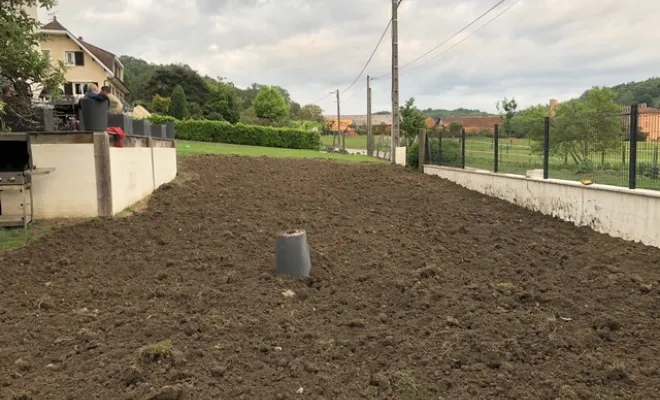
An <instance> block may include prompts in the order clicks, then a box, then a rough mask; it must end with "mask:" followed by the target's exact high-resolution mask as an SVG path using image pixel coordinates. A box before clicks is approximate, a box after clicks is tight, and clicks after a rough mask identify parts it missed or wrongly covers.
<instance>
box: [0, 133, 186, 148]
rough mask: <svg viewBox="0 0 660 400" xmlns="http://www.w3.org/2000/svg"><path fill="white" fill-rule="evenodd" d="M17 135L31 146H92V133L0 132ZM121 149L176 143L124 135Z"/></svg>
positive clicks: (166, 145)
mask: <svg viewBox="0 0 660 400" xmlns="http://www.w3.org/2000/svg"><path fill="white" fill-rule="evenodd" d="M17 133H22V134H28V135H30V142H31V143H32V144H93V143H94V132H93V131H54V132H39V131H35V132H0V137H1V136H15V135H16V134H17ZM109 136H110V143H111V144H112V145H114V144H116V142H117V136H115V135H109ZM122 146H123V147H125V148H126V147H128V148H130V147H162V148H174V147H176V142H175V141H174V140H172V139H166V138H155V137H146V136H136V135H126V138H125V139H124V140H123V142H122Z"/></svg>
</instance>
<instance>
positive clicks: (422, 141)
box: [417, 129, 426, 173]
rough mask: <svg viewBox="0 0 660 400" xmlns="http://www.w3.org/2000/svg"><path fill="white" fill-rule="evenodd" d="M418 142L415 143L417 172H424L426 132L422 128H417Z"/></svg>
mask: <svg viewBox="0 0 660 400" xmlns="http://www.w3.org/2000/svg"><path fill="white" fill-rule="evenodd" d="M418 138H419V143H418V144H417V150H418V151H419V153H418V155H417V157H418V158H417V169H418V170H419V172H422V173H423V172H424V161H425V160H426V132H424V129H420V130H419V135H418Z"/></svg>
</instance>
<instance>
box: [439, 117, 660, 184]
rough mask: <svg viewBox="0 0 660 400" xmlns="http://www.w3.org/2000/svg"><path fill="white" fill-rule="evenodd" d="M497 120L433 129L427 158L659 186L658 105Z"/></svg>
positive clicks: (553, 176)
mask: <svg viewBox="0 0 660 400" xmlns="http://www.w3.org/2000/svg"><path fill="white" fill-rule="evenodd" d="M517 124H518V125H517V126H516V129H515V130H514V129H511V127H510V126H508V127H507V126H504V125H505V124H499V125H495V126H493V128H492V130H491V131H490V132H488V133H485V132H484V131H483V130H482V131H480V133H478V134H474V133H470V132H465V130H464V129H463V130H462V131H461V132H457V133H456V132H455V133H450V132H431V133H429V134H428V142H427V162H428V163H430V164H435V165H442V166H449V167H455V168H472V169H479V170H486V171H491V172H497V173H508V174H516V175H529V174H532V175H533V176H537V177H543V179H563V180H574V181H582V182H583V183H584V184H591V183H596V184H603V185H614V186H622V187H628V188H630V189H651V190H660V159H659V158H660V157H659V151H660V110H658V109H650V108H648V107H646V106H644V105H643V106H637V105H633V106H631V107H629V110H626V111H624V112H617V113H598V114H596V113H591V114H590V113H584V114H574V115H572V116H571V117H564V116H557V117H552V118H551V117H546V118H537V119H530V120H524V119H522V120H520V121H518V122H517Z"/></svg>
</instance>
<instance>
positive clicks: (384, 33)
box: [344, 0, 401, 92]
mask: <svg viewBox="0 0 660 400" xmlns="http://www.w3.org/2000/svg"><path fill="white" fill-rule="evenodd" d="M400 3H401V0H400V1H399V4H400ZM391 25H392V18H390V21H389V22H388V23H387V26H386V27H385V30H384V31H383V34H382V35H381V36H380V40H378V44H376V47H375V48H374V51H372V52H371V55H370V56H369V59H368V60H367V62H366V64H364V67H362V71H360V73H359V74H358V76H357V77H356V78H355V80H354V81H353V82H352V83H351V84H350V85H349V86H348V87H347V88H346V89H344V92H348V90H349V89H350V88H352V87H353V85H355V83H356V82H357V81H358V79H360V77H361V76H362V74H363V73H364V71H365V70H366V69H367V67H368V66H369V63H370V62H371V60H372V59H373V58H374V55H376V52H377V51H378V48H379V47H380V44H381V43H383V39H384V38H385V35H386V34H387V31H388V30H390V26H391Z"/></svg>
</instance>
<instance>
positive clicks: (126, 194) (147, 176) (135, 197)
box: [110, 147, 154, 214]
mask: <svg viewBox="0 0 660 400" xmlns="http://www.w3.org/2000/svg"><path fill="white" fill-rule="evenodd" d="M110 171H111V174H112V213H113V214H116V213H119V212H122V211H123V210H125V209H126V207H129V206H131V205H133V204H135V203H137V202H138V201H140V200H142V199H143V198H145V197H146V196H148V195H150V194H151V192H153V190H154V183H153V170H152V164H151V149H150V148H148V147H142V148H140V147H136V148H131V147H127V148H118V147H112V148H110Z"/></svg>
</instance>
